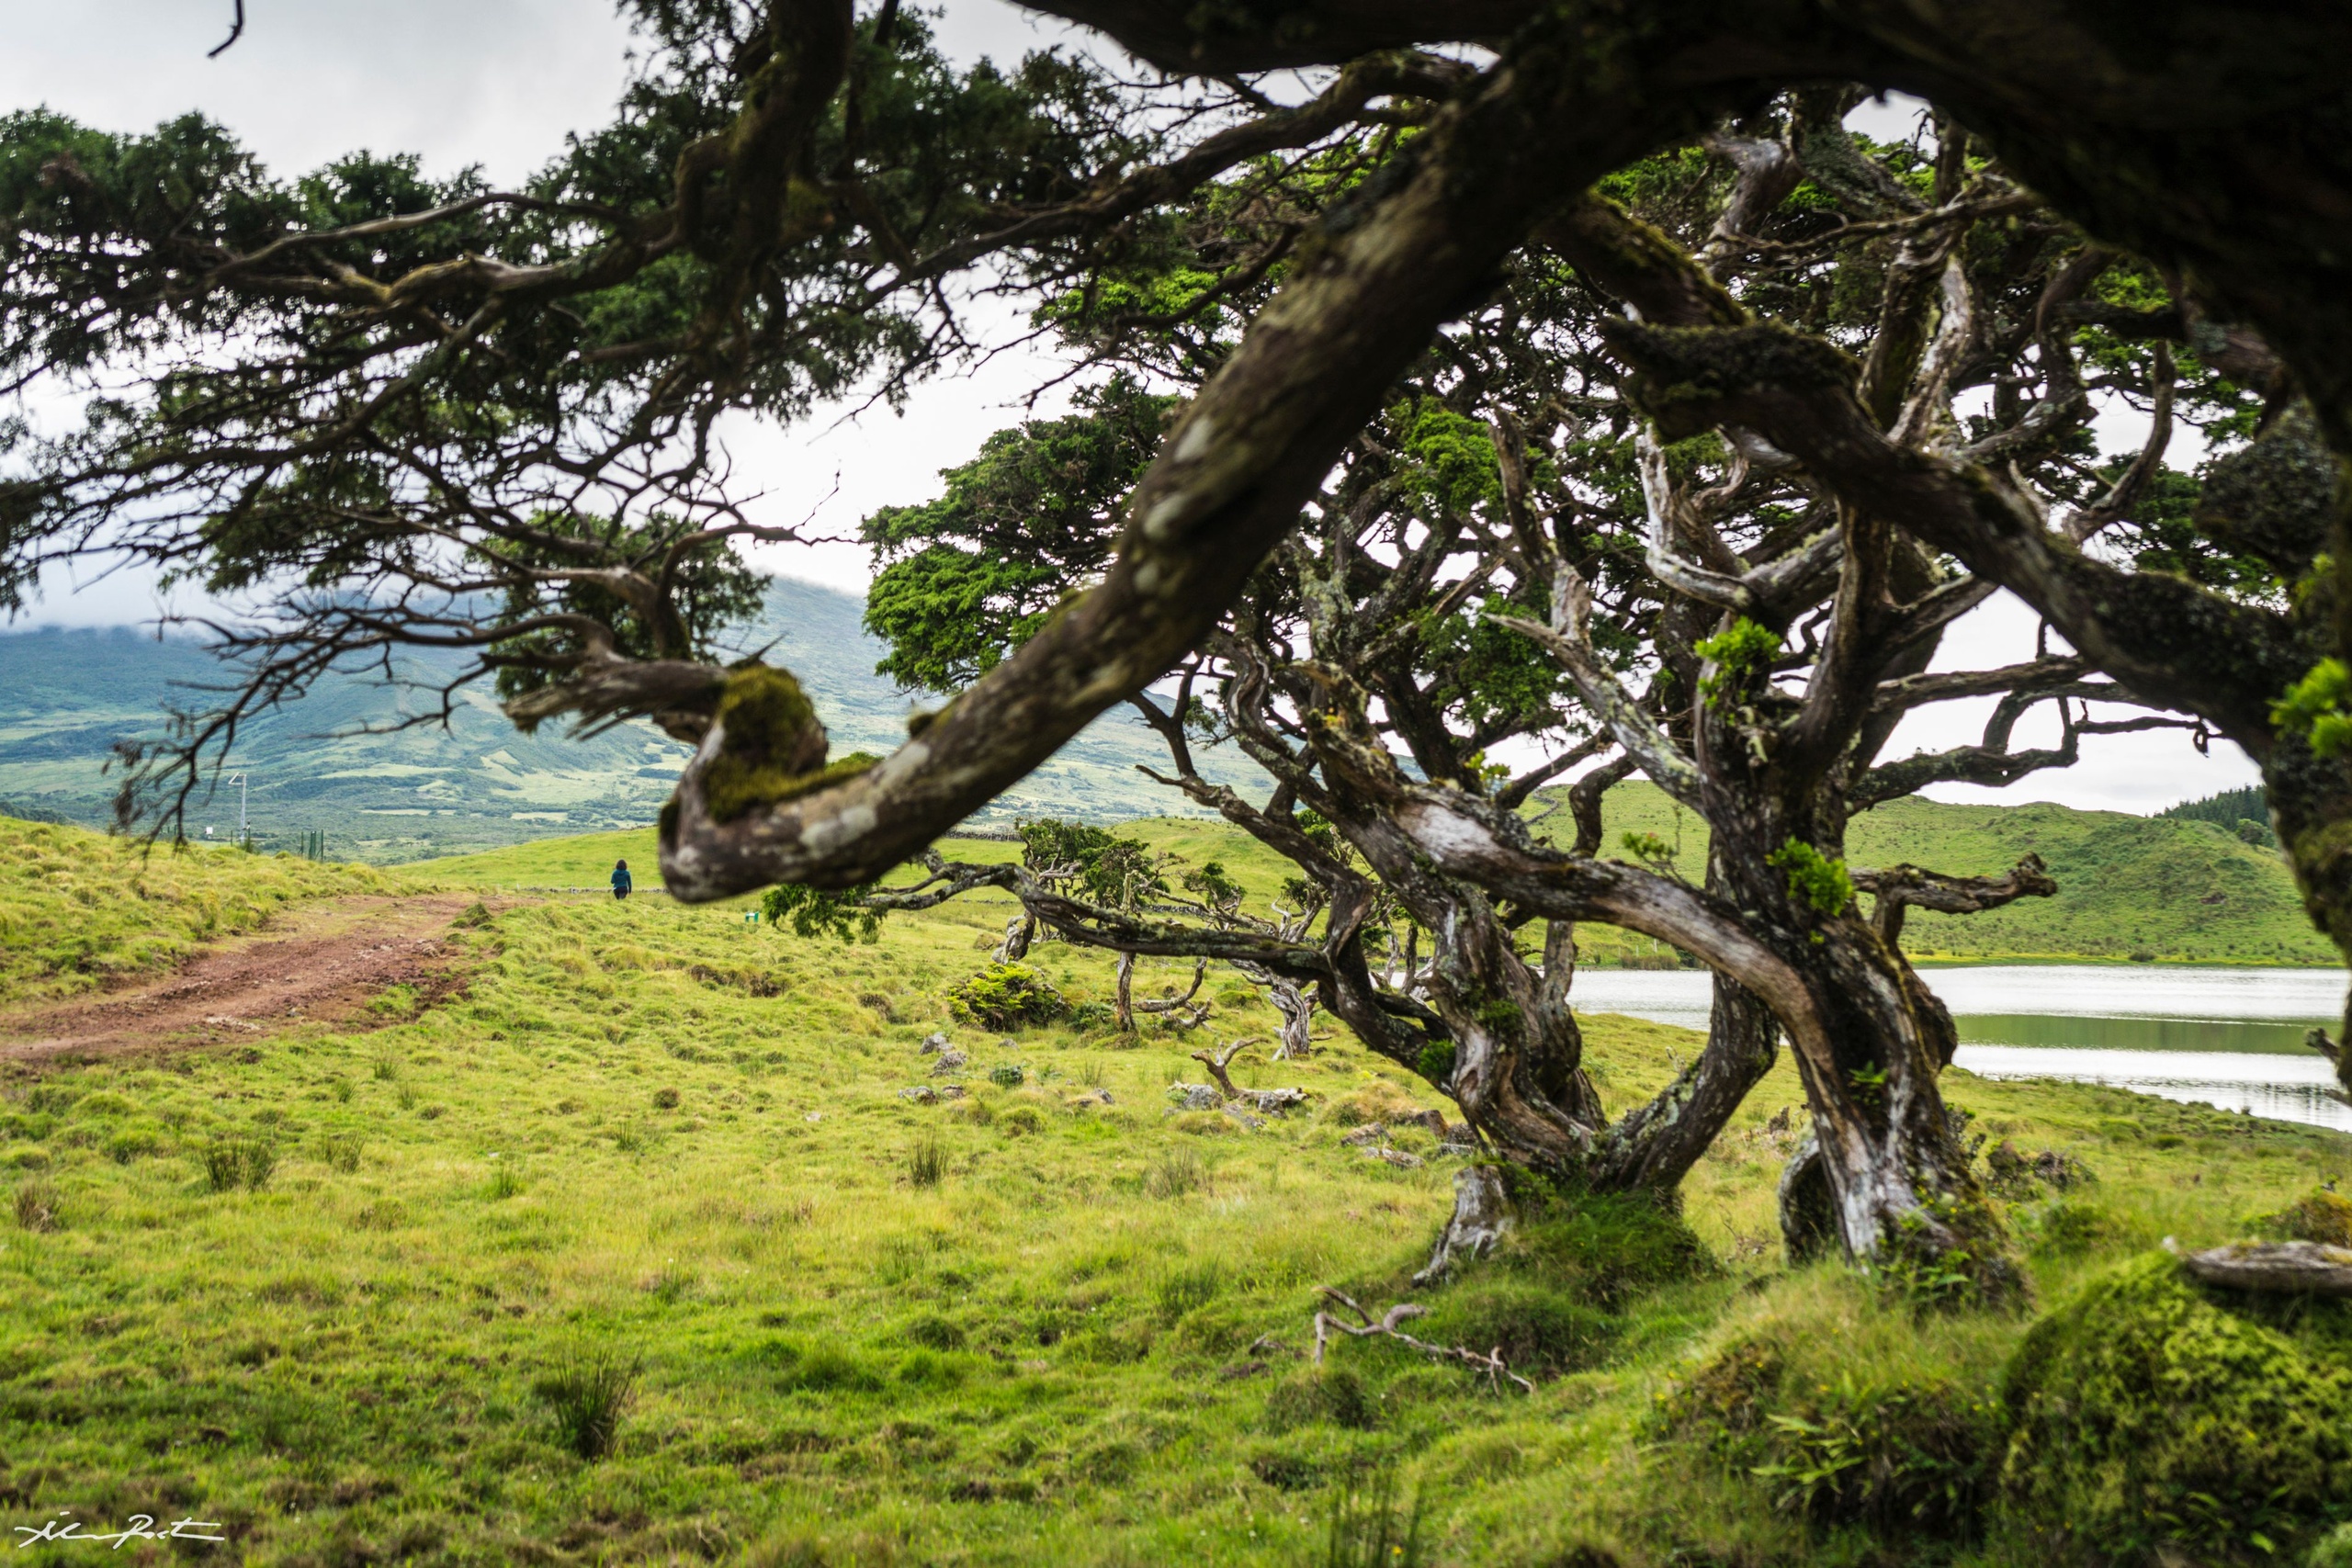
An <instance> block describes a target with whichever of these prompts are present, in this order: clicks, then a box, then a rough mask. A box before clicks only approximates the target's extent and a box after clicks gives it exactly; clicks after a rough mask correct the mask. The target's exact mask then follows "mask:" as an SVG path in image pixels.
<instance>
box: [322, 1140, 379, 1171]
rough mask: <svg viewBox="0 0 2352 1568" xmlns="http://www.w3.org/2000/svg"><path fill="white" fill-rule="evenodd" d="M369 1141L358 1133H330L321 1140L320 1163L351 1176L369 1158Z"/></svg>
mask: <svg viewBox="0 0 2352 1568" xmlns="http://www.w3.org/2000/svg"><path fill="white" fill-rule="evenodd" d="M367 1154H368V1140H367V1139H365V1138H363V1137H361V1136H360V1135H359V1134H356V1133H330V1134H327V1135H326V1136H325V1137H323V1138H321V1139H320V1140H319V1161H320V1163H321V1164H322V1165H324V1166H325V1167H326V1168H328V1169H330V1170H339V1171H341V1172H342V1173H343V1174H344V1175H345V1176H349V1175H351V1174H352V1173H353V1172H355V1171H356V1170H357V1169H358V1168H359V1162H360V1161H361V1160H362V1159H363V1158H365V1157H366V1156H367Z"/></svg>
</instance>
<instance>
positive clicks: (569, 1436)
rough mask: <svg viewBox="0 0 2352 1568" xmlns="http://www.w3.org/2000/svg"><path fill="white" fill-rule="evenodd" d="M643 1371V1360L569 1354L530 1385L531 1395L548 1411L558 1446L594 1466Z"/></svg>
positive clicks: (612, 1441) (611, 1353)
mask: <svg viewBox="0 0 2352 1568" xmlns="http://www.w3.org/2000/svg"><path fill="white" fill-rule="evenodd" d="M644 1365H645V1363H644V1359H643V1358H641V1357H637V1356H629V1357H624V1356H622V1355H621V1354H620V1352H618V1351H616V1350H610V1349H595V1350H589V1349H575V1350H574V1351H573V1352H572V1354H571V1357H570V1358H569V1359H567V1360H566V1362H565V1363H564V1364H563V1365H562V1366H560V1367H559V1368H557V1369H556V1370H555V1371H551V1372H548V1374H546V1375H545V1376H543V1377H541V1378H540V1379H539V1380H538V1381H537V1382H534V1383H533V1384H532V1385H531V1393H533V1394H534V1395H535V1396H536V1397H537V1399H538V1400H539V1402H540V1403H541V1404H545V1405H546V1406H547V1407H548V1415H549V1416H551V1417H552V1418H553V1420H554V1422H555V1429H556V1440H557V1441H558V1442H560V1444H562V1446H563V1447H564V1448H566V1449H569V1450H571V1452H573V1453H575V1454H577V1455H579V1456H580V1457H581V1458H582V1459H584V1460H592V1461H593V1460H600V1459H603V1458H605V1457H606V1456H607V1455H609V1454H610V1453H611V1452H612V1451H613V1450H614V1448H615V1446H616V1445H617V1444H618V1443H619V1441H620V1433H621V1422H622V1421H623V1419H624V1418H626V1417H627V1416H628V1410H629V1406H630V1405H631V1404H633V1403H634V1402H635V1400H636V1397H637V1381H638V1377H639V1374H640V1373H641V1372H642V1371H643V1370H644Z"/></svg>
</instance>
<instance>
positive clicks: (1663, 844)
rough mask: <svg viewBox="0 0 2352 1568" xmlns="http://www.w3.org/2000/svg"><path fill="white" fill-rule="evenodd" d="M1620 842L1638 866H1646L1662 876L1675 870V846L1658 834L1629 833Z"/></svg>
mask: <svg viewBox="0 0 2352 1568" xmlns="http://www.w3.org/2000/svg"><path fill="white" fill-rule="evenodd" d="M1618 842H1619V843H1621V844H1623V846H1624V849H1625V852H1626V853H1627V854H1629V855H1631V856H1633V857H1634V862H1635V863H1638V864H1641V865H1645V866H1647V867H1649V869H1650V870H1652V871H1655V872H1657V873H1658V874H1661V875H1665V874H1671V873H1672V871H1673V870H1674V846H1673V845H1672V844H1669V843H1668V842H1667V841H1666V840H1664V839H1661V838H1659V837H1658V836H1657V834H1656V833H1628V834H1626V835H1625V836H1624V837H1623V838H1622V839H1620V840H1618Z"/></svg>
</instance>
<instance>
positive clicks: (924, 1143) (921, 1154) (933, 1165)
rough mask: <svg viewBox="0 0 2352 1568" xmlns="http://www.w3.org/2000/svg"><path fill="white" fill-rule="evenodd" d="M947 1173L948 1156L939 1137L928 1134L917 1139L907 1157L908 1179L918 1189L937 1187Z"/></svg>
mask: <svg viewBox="0 0 2352 1568" xmlns="http://www.w3.org/2000/svg"><path fill="white" fill-rule="evenodd" d="M946 1172H947V1155H946V1152H945V1151H944V1149H942V1148H941V1147H940V1144H939V1138H938V1135H937V1134H930V1133H926V1134H923V1135H922V1137H920V1138H917V1139H916V1140H915V1146H914V1148H913V1149H912V1150H911V1151H910V1152H909V1154H908V1156H907V1179H908V1180H909V1181H910V1182H911V1183H913V1184H914V1185H915V1186H917V1187H936V1186H938V1185H939V1179H940V1178H941V1177H942V1176H944V1175H945V1174H946Z"/></svg>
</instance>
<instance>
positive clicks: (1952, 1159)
mask: <svg viewBox="0 0 2352 1568" xmlns="http://www.w3.org/2000/svg"><path fill="white" fill-rule="evenodd" d="M1775 945H1776V946H1779V947H1780V954H1779V956H1780V957H1781V958H1782V959H1783V960H1785V961H1786V962H1787V963H1788V964H1790V965H1791V966H1792V967H1793V968H1795V969H1796V970H1797V971H1798V972H1799V974H1800V975H1801V976H1803V979H1804V987H1805V989H1806V990H1807V991H1808V992H1809V993H1810V995H1811V999H1812V1001H1813V1004H1814V1010H1815V1016H1816V1017H1817V1018H1818V1019H1819V1020H1820V1021H1821V1023H1822V1025H1823V1028H1822V1030H1821V1033H1822V1035H1823V1036H1824V1038H1823V1039H1822V1040H1821V1041H1820V1042H1818V1043H1816V1046H1815V1049H1813V1050H1808V1051H1800V1052H1798V1053H1797V1070H1798V1073H1799V1076H1800V1077H1803V1079H1804V1087H1805V1099H1806V1101H1807V1104H1808V1105H1809V1106H1810V1108H1811V1110H1812V1112H1813V1130H1812V1134H1811V1135H1812V1137H1813V1139H1814V1140H1815V1145H1816V1149H1815V1153H1816V1157H1817V1159H1818V1162H1819V1175H1820V1179H1821V1180H1822V1182H1823V1184H1824V1185H1825V1186H1826V1192H1827V1196H1828V1200H1829V1204H1828V1207H1829V1209H1830V1211H1831V1219H1832V1221H1833V1223H1834V1224H1835V1234H1836V1235H1837V1236H1838V1239H1840V1240H1841V1241H1842V1242H1843V1243H1844V1244H1845V1247H1846V1250H1847V1251H1848V1252H1849V1253H1850V1254H1851V1255H1852V1256H1854V1257H1856V1258H1870V1259H1872V1260H1874V1261H1875V1263H1876V1264H1877V1265H1878V1266H1879V1267H1880V1268H1881V1269H1883V1270H1886V1271H1887V1272H1889V1273H1890V1274H1891V1275H1894V1276H1896V1277H1899V1278H1901V1279H1902V1280H1905V1282H1907V1283H1910V1284H1913V1285H1915V1286H1917V1287H1918V1288H1920V1289H1922V1290H1924V1291H1926V1292H1928V1293H1930V1294H1940V1293H1948V1292H1961V1291H1962V1290H1973V1291H1974V1292H1981V1293H1982V1294H1983V1295H1984V1296H1985V1297H1986V1298H1988V1299H1993V1300H1999V1299H2003V1298H2005V1297H2007V1296H2010V1295H2013V1294H2014V1293H2015V1292H2017V1291H2018V1289H2019V1288H2020V1284H2021V1281H2020V1280H2019V1278H2018V1273H2017V1269H2016V1266H2015V1264H2014V1262H2013V1261H2012V1260H2011V1258H2009V1255H2008V1251H2007V1238H2006V1236H2005V1235H2004V1233H2003V1229H2002V1226H2001V1223H2000V1220H1999V1218H1998V1217H1997V1216H1996V1214H1995V1213H1994V1212H1993V1210H1992V1208H1991V1206H1990V1205H1989V1204H1988V1203H1987V1202H1986V1201H1985V1195H1984V1192H1983V1190H1982V1189H1980V1188H1979V1187H1978V1185H1977V1182H1976V1179H1975V1177H1974V1175H1973V1174H1972V1172H1971V1171H1970V1169H1969V1164H1968V1156H1967V1152H1966V1151H1965V1150H1964V1149H1963V1148H1962V1145H1961V1143H1960V1140H1959V1138H1958V1136H1957V1134H1956V1133H1955V1131H1954V1129H1953V1127H1952V1125H1951V1119H1950V1116H1949V1114H1948V1113H1947V1112H1946V1111H1945V1109H1944V1102H1943V1096H1942V1094H1941V1093H1940V1092H1939V1089H1938V1087H1937V1077H1938V1076H1939V1074H1940V1073H1941V1071H1942V1069H1943V1067H1944V1066H1945V1064H1946V1063H1948V1062H1950V1061H1951V1054H1952V1047H1953V1039H1954V1035H1953V1030H1952V1023H1951V1014H1950V1013H1949V1012H1947V1011H1946V1010H1945V1009H1944V1007H1943V1005H1942V1004H1941V1003H1940V1002H1939V1001H1938V1000H1937V999H1936V998H1935V997H1934V996H1933V995H1932V994H1930V993H1929V992H1928V988H1927V987H1925V986H1924V985H1922V984H1921V983H1920V981H1919V977H1918V976H1917V974H1916V973H1915V972H1914V971H1913V970H1912V968H1911V965H1910V964H1909V962H1908V961H1907V960H1905V958H1904V956H1903V955H1902V953H1900V952H1899V951H1897V950H1895V949H1894V948H1893V947H1891V946H1889V945H1888V944H1887V943H1885V942H1883V941H1881V940H1880V938H1879V935H1878V932H1877V931H1875V930H1874V929H1872V928H1871V926H1870V925H1869V924H1868V923H1867V922H1866V921H1864V920H1862V919H1860V917H1859V916H1858V915H1855V914H1853V913H1850V912H1849V913H1846V914H1842V915H1839V916H1838V917H1834V918H1831V919H1825V920H1822V921H1820V922H1819V924H1818V925H1817V926H1816V927H1815V930H1814V931H1812V932H1811V933H1809V936H1808V940H1805V941H1802V942H1787V943H1785V944H1781V943H1776V944H1775ZM1823 1046H1826V1050H1825V1049H1822V1048H1821V1047H1823ZM1804 1165H1805V1162H1804V1156H1803V1154H1802V1152H1801V1153H1800V1156H1799V1159H1798V1160H1797V1161H1795V1162H1792V1169H1791V1171H1790V1172H1789V1174H1788V1175H1787V1176H1786V1177H1785V1178H1784V1179H1783V1181H1782V1208H1783V1220H1782V1227H1783V1231H1784V1233H1786V1234H1788V1235H1789V1236H1790V1240H1791V1244H1792V1256H1795V1255H1797V1254H1799V1253H1801V1252H1802V1251H1803V1250H1804V1247H1806V1246H1807V1245H1809V1240H1808V1238H1809V1237H1810V1235H1812V1234H1813V1232H1814V1231H1815V1230H1816V1229H1817V1228H1818V1213H1819V1208H1820V1204H1819V1201H1818V1198H1817V1197H1816V1196H1815V1193H1814V1192H1813V1190H1812V1187H1811V1184H1812V1183H1813V1181H1814V1179H1815V1178H1814V1176H1813V1174H1812V1173H1811V1172H1810V1171H1809V1170H1807V1169H1805V1168H1804Z"/></svg>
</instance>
